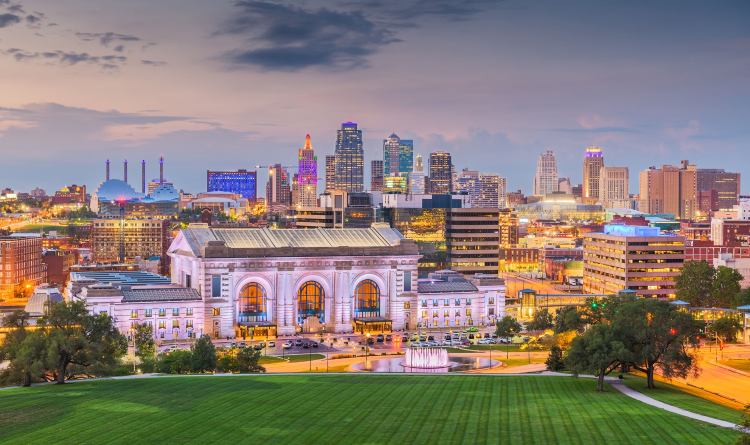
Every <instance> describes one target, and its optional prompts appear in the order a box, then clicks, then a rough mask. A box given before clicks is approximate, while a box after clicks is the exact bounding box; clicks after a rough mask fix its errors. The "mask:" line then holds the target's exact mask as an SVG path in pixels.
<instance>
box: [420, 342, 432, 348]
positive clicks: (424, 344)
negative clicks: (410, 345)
mask: <svg viewBox="0 0 750 445" xmlns="http://www.w3.org/2000/svg"><path fill="white" fill-rule="evenodd" d="M430 346H431V345H430V344H429V343H427V342H424V343H422V347H423V348H429V347H430Z"/></svg>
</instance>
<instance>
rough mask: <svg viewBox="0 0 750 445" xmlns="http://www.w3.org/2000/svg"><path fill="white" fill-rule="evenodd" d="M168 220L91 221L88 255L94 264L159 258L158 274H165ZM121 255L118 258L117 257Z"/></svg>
mask: <svg viewBox="0 0 750 445" xmlns="http://www.w3.org/2000/svg"><path fill="white" fill-rule="evenodd" d="M168 228H169V221H167V220H163V219H162V220H156V219H124V220H118V219H95V220H94V222H93V224H92V228H91V254H92V256H93V259H94V261H95V262H97V263H120V262H125V263H133V262H134V261H135V258H136V257H140V258H141V259H144V260H145V259H149V258H159V259H160V260H161V263H160V270H159V273H161V274H162V275H166V273H167V270H168V269H167V263H168V257H167V248H168V247H169V243H170V242H171V239H170V235H169V234H170V232H169V231H168ZM121 256H122V258H121Z"/></svg>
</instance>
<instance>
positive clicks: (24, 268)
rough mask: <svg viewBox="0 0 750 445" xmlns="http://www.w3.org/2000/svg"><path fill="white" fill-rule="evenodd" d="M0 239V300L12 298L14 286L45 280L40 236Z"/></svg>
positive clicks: (22, 235) (5, 237)
mask: <svg viewBox="0 0 750 445" xmlns="http://www.w3.org/2000/svg"><path fill="white" fill-rule="evenodd" d="M25 235H26V234H20V236H1V237H0V270H2V272H1V273H0V298H2V299H11V298H13V291H14V289H15V287H16V286H18V285H20V284H21V283H23V282H24V281H26V284H28V285H29V286H36V285H38V284H42V283H44V282H45V281H46V280H47V266H46V265H44V264H43V263H42V236H41V235H39V234H34V235H36V236H25Z"/></svg>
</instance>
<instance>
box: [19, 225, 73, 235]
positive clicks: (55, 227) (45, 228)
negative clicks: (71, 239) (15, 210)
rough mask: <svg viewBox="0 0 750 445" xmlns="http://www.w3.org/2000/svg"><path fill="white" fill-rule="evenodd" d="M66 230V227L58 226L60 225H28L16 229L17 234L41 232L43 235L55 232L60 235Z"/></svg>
mask: <svg viewBox="0 0 750 445" xmlns="http://www.w3.org/2000/svg"><path fill="white" fill-rule="evenodd" d="M67 229H68V226H60V225H55V224H29V225H26V226H23V227H21V228H20V229H18V232H22V233H39V232H41V231H44V233H49V232H50V231H57V234H58V235H60V234H61V233H62V232H65V231H66V230H67Z"/></svg>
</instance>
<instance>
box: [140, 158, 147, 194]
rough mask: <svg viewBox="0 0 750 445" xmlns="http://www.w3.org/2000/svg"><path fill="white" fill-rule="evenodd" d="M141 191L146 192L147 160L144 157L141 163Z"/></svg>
mask: <svg viewBox="0 0 750 445" xmlns="http://www.w3.org/2000/svg"><path fill="white" fill-rule="evenodd" d="M141 188H142V189H143V190H142V192H141V193H143V194H144V195H145V194H146V160H145V159H144V160H143V162H142V163H141Z"/></svg>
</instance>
